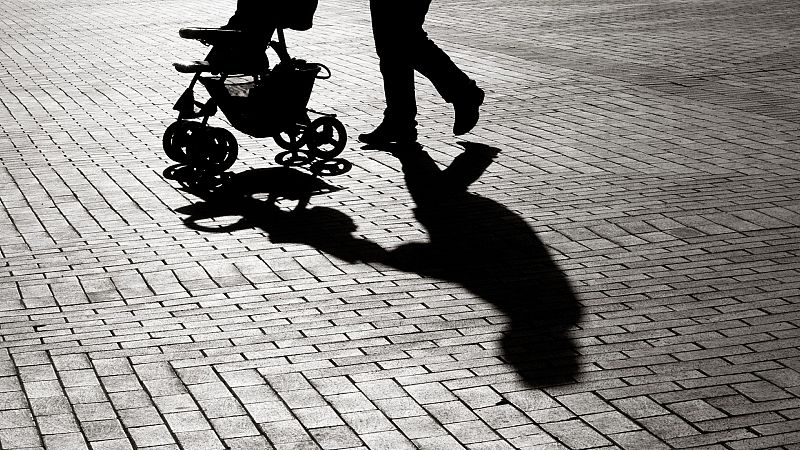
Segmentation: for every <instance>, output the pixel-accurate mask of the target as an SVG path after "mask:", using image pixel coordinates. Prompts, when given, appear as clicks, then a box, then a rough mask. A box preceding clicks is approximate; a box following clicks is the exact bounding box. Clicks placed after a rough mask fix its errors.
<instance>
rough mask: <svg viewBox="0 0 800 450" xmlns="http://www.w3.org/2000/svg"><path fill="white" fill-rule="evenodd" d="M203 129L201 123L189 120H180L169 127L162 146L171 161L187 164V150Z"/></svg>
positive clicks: (165, 132)
mask: <svg viewBox="0 0 800 450" xmlns="http://www.w3.org/2000/svg"><path fill="white" fill-rule="evenodd" d="M202 127H203V126H202V125H201V124H200V123H198V122H192V121H189V120H178V121H177V122H173V123H172V124H171V125H170V126H168V127H167V129H166V131H164V138H163V140H162V145H163V147H164V152H165V153H166V154H167V156H168V157H169V159H171V160H173V161H175V162H177V163H181V164H185V163H186V162H187V161H188V156H187V150H188V148H189V147H190V146H191V145H192V141H193V140H194V136H195V135H196V134H197V133H198V132H200V130H201V128H202Z"/></svg>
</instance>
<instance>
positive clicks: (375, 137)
mask: <svg viewBox="0 0 800 450" xmlns="http://www.w3.org/2000/svg"><path fill="white" fill-rule="evenodd" d="M406 1H407V0H405V1H403V2H395V1H387V0H371V1H370V13H371V16H372V30H373V37H374V39H375V51H376V52H377V54H378V59H379V60H380V72H381V77H382V78H383V91H384V97H385V99H386V109H385V110H384V117H383V122H382V123H381V125H379V126H378V128H377V129H376V130H375V131H373V132H372V133H365V134H362V135H361V136H359V139H360V140H361V141H362V142H365V143H368V144H372V143H376V144H377V143H383V142H392V141H413V140H416V124H417V122H416V115H417V104H416V98H415V93H414V67H413V60H412V58H413V56H412V55H411V53H410V52H411V48H410V45H409V42H412V38H410V35H413V33H415V32H416V31H417V29H418V30H419V32H422V22H419V24H416V23H415V22H414V19H415V15H414V14H412V13H411V11H410V10H409V7H408V4H407V3H406ZM410 3H413V2H410Z"/></svg>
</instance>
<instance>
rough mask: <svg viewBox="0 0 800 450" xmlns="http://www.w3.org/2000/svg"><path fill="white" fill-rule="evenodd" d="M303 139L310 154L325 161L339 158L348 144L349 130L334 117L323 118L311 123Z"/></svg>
mask: <svg viewBox="0 0 800 450" xmlns="http://www.w3.org/2000/svg"><path fill="white" fill-rule="evenodd" d="M303 137H304V139H305V141H306V144H307V145H308V151H309V153H311V155H313V156H314V157H316V158H319V159H323V160H328V159H333V158H335V157H337V156H339V154H340V153H342V151H343V150H344V146H345V144H347V130H345V128H344V125H342V122H340V121H339V119H337V118H335V117H332V116H322V117H319V118H317V119H314V120H313V121H311V123H310V124H309V125H308V127H307V128H306V131H305V132H304V133H303Z"/></svg>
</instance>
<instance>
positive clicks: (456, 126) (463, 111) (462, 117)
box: [453, 86, 486, 136]
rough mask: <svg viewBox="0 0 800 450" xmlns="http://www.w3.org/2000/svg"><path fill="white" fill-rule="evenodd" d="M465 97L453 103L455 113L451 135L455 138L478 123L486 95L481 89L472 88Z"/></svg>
mask: <svg viewBox="0 0 800 450" xmlns="http://www.w3.org/2000/svg"><path fill="white" fill-rule="evenodd" d="M471 91H472V93H470V94H469V95H468V96H467V97H465V98H463V99H458V100H456V101H454V102H453V109H455V112H456V118H455V122H454V123H453V134H455V135H456V136H459V135H462V134H464V133H467V132H469V131H470V130H472V129H473V128H474V127H475V124H477V123H478V117H479V116H480V113H479V111H478V110H479V109H480V107H481V105H482V104H483V99H484V98H485V97H486V94H485V93H484V92H483V89H481V88H479V87H477V86H474V87H473V88H472V89H471Z"/></svg>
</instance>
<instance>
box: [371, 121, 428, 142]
mask: <svg viewBox="0 0 800 450" xmlns="http://www.w3.org/2000/svg"><path fill="white" fill-rule="evenodd" d="M358 140H359V141H361V142H363V143H364V144H367V145H384V144H392V143H399V144H406V143H413V142H417V128H416V127H415V126H414V125H408V126H399V125H396V124H393V123H391V122H383V123H381V124H380V125H378V127H377V128H375V130H374V131H372V132H370V133H361V134H360V135H359V136H358Z"/></svg>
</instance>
